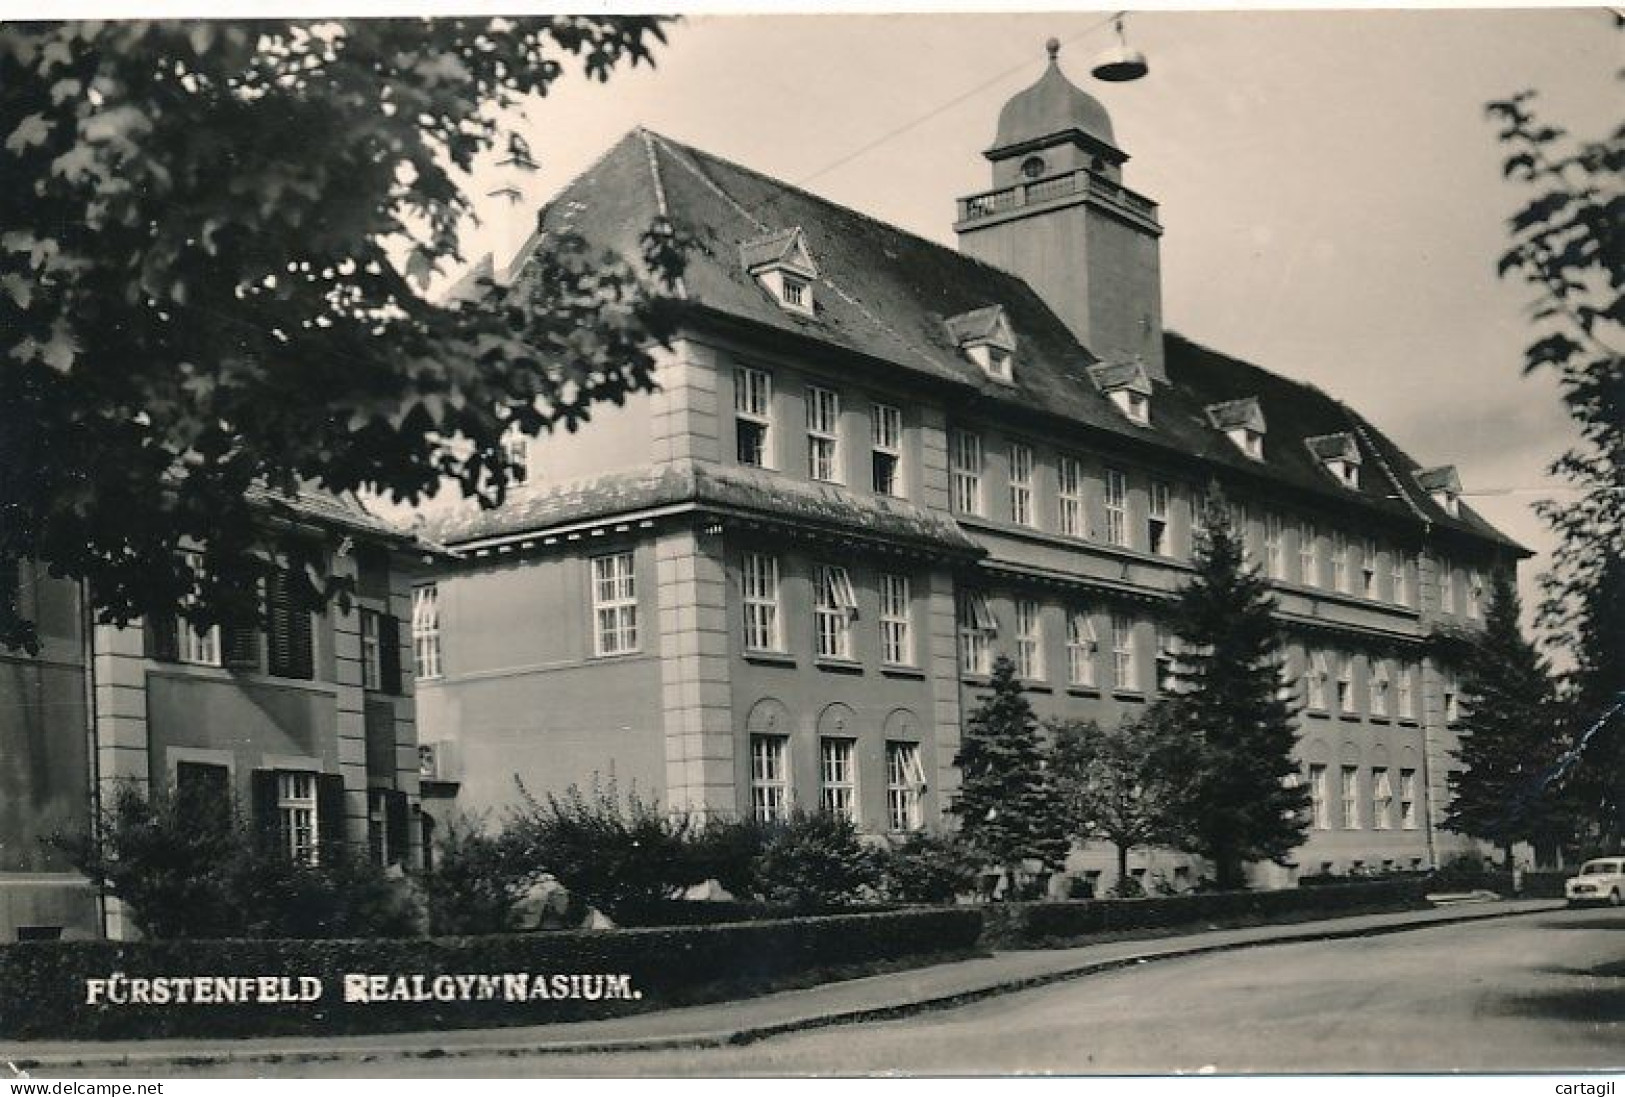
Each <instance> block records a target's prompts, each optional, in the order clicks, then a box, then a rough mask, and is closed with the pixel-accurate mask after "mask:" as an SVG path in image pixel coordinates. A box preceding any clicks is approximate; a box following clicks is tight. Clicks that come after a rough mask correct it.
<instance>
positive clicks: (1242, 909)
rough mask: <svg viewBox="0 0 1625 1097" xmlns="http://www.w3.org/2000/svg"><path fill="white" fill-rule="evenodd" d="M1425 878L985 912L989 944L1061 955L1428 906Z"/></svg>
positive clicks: (1000, 907) (1013, 906)
mask: <svg viewBox="0 0 1625 1097" xmlns="http://www.w3.org/2000/svg"><path fill="white" fill-rule="evenodd" d="M1427 890H1428V888H1427V883H1426V880H1425V878H1408V879H1392V880H1373V881H1365V882H1360V883H1346V884H1327V885H1324V886H1321V887H1312V888H1286V889H1283V890H1280V891H1221V892H1206V893H1200V894H1193V895H1169V896H1158V897H1153V898H1146V899H1070V900H1062V901H1058V902H1039V903H994V904H990V905H989V906H987V907H986V908H984V913H985V915H986V928H985V930H984V932H983V937H982V940H983V944H985V945H987V946H989V947H992V948H1054V947H1057V946H1061V945H1065V944H1068V943H1070V942H1073V941H1076V940H1079V939H1081V938H1086V937H1094V936H1098V935H1100V934H1105V933H1121V932H1132V931H1137V930H1146V929H1167V928H1172V927H1177V926H1185V925H1190V924H1192V923H1199V922H1200V923H1206V922H1221V921H1251V920H1259V921H1269V920H1280V919H1292V918H1297V917H1317V916H1334V915H1339V914H1353V913H1357V912H1359V911H1370V910H1393V909H1402V908H1406V907H1414V906H1420V905H1422V904H1423V902H1424V900H1423V895H1424V894H1426V892H1427Z"/></svg>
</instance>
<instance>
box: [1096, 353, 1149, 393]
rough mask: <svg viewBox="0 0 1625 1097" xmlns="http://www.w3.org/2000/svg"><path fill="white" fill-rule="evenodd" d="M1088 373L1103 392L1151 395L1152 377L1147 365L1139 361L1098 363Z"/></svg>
mask: <svg viewBox="0 0 1625 1097" xmlns="http://www.w3.org/2000/svg"><path fill="white" fill-rule="evenodd" d="M1088 373H1089V380H1091V381H1093V382H1094V383H1095V388H1097V389H1099V390H1100V391H1101V392H1116V391H1117V390H1118V389H1128V390H1129V391H1130V392H1138V393H1141V394H1142V395H1145V396H1150V395H1151V391H1152V390H1151V375H1150V374H1149V373H1147V372H1146V371H1145V363H1144V362H1141V361H1139V360H1138V359H1135V360H1134V361H1131V362H1096V363H1095V364H1094V365H1092V366H1090V367H1089V370H1088Z"/></svg>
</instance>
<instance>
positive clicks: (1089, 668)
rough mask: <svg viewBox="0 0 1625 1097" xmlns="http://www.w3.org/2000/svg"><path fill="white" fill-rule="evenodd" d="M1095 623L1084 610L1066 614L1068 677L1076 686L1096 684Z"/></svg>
mask: <svg viewBox="0 0 1625 1097" xmlns="http://www.w3.org/2000/svg"><path fill="white" fill-rule="evenodd" d="M1097 644H1098V640H1097V639H1096V637H1095V623H1094V621H1092V620H1090V618H1089V615H1088V614H1087V613H1085V612H1083V611H1082V610H1073V611H1072V612H1070V613H1068V614H1067V615H1066V677H1067V681H1068V682H1070V683H1071V684H1072V685H1074V686H1084V687H1087V688H1089V689H1093V688H1094V686H1095V648H1096V646H1097Z"/></svg>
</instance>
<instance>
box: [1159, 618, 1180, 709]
mask: <svg viewBox="0 0 1625 1097" xmlns="http://www.w3.org/2000/svg"><path fill="white" fill-rule="evenodd" d="M1176 645H1177V640H1176V639H1175V638H1174V637H1173V636H1170V635H1169V634H1168V633H1167V632H1165V631H1163V630H1162V629H1161V628H1160V627H1159V628H1158V629H1157V692H1158V693H1160V694H1162V695H1164V696H1167V695H1169V694H1171V693H1173V691H1174V655H1175V649H1176Z"/></svg>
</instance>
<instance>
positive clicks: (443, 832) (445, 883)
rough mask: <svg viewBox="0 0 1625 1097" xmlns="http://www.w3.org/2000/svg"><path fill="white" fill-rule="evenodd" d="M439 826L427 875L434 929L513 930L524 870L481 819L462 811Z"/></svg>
mask: <svg viewBox="0 0 1625 1097" xmlns="http://www.w3.org/2000/svg"><path fill="white" fill-rule="evenodd" d="M439 829H440V833H439V834H437V835H436V837H435V845H434V851H433V856H431V857H430V859H429V863H430V865H431V866H432V867H431V868H429V869H427V870H426V871H425V872H424V873H423V876H422V883H423V893H424V900H425V904H426V905H427V907H428V918H429V932H430V933H432V934H434V935H436V936H451V935H460V934H479V933H501V932H503V931H504V930H506V929H508V928H509V917H510V912H511V911H512V909H513V904H514V901H515V900H516V899H517V898H519V895H520V894H521V891H522V889H523V886H524V873H523V872H522V871H519V870H516V869H515V867H514V864H513V861H514V859H513V858H512V857H510V856H509V855H508V852H507V850H505V849H504V847H503V844H502V842H501V840H500V839H499V838H496V837H493V836H492V835H490V834H487V833H486V832H485V829H484V827H483V826H482V825H481V824H480V822H479V821H478V820H476V819H473V818H470V817H469V816H467V815H461V814H459V815H455V816H453V817H452V818H451V819H449V820H448V821H447V823H446V825H445V826H444V827H443V828H439Z"/></svg>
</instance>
